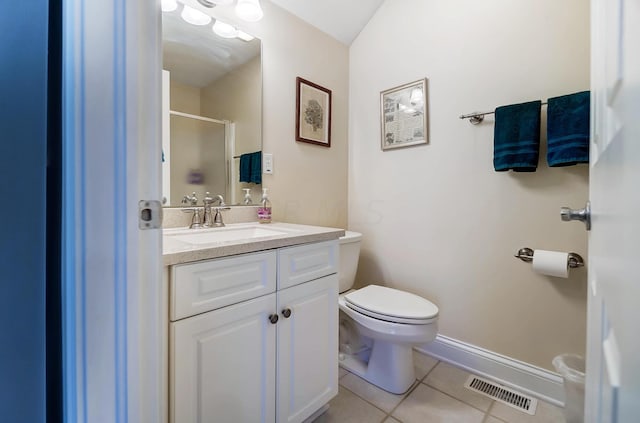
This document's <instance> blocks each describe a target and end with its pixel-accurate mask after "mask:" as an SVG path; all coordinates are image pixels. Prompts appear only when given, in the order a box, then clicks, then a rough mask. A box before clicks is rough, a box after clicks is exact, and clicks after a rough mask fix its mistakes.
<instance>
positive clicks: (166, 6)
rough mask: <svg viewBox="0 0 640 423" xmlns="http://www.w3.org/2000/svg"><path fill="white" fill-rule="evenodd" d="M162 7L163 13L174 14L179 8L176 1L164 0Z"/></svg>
mask: <svg viewBox="0 0 640 423" xmlns="http://www.w3.org/2000/svg"><path fill="white" fill-rule="evenodd" d="M160 7H161V8H162V11H163V12H173V11H174V10H176V9H177V8H178V2H177V1H176V0H162V4H161V6H160Z"/></svg>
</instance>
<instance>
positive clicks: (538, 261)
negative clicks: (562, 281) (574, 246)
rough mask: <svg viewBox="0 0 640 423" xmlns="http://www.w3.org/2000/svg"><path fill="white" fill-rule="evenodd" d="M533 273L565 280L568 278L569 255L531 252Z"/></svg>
mask: <svg viewBox="0 0 640 423" xmlns="http://www.w3.org/2000/svg"><path fill="white" fill-rule="evenodd" d="M533 271H534V272H536V273H540V274H541V275H549V276H555V277H557V278H567V277H569V253H563V252H561V251H547V250H535V251H534V252H533Z"/></svg>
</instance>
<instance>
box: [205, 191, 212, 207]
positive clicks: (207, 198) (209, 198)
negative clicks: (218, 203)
mask: <svg viewBox="0 0 640 423" xmlns="http://www.w3.org/2000/svg"><path fill="white" fill-rule="evenodd" d="M213 201H214V198H213V197H212V196H211V194H210V193H209V191H207V192H205V193H204V198H203V199H202V203H203V204H204V205H205V206H206V205H208V204H213Z"/></svg>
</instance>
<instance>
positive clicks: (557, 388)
mask: <svg viewBox="0 0 640 423" xmlns="http://www.w3.org/2000/svg"><path fill="white" fill-rule="evenodd" d="M416 350H417V351H419V352H422V353H425V354H427V355H430V356H432V357H434V358H437V359H438V360H441V361H445V362H447V363H450V364H453V365H455V366H457V367H460V368H463V369H465V370H467V371H469V372H471V373H474V374H476V375H478V376H483V377H486V378H488V379H491V380H493V381H495V382H497V383H500V384H503V385H505V386H509V387H511V388H514V389H517V390H519V391H521V392H523V393H525V394H529V395H532V396H534V397H537V398H540V399H541V400H543V401H547V402H549V403H551V404H554V405H557V406H560V407H562V406H563V405H564V389H563V387H562V377H561V376H560V375H559V374H557V373H554V372H550V371H548V370H545V369H542V368H540V367H537V366H533V365H531V364H528V363H525V362H522V361H518V360H516V359H513V358H510V357H506V356H504V355H500V354H497V353H494V352H492V351H488V350H485V349H483V348H480V347H476V346H475V345H471V344H467V343H465V342H462V341H458V340H456V339H452V338H448V337H446V336H442V335H438V336H437V337H436V340H435V341H433V342H430V343H428V344H425V345H421V346H420V347H416Z"/></svg>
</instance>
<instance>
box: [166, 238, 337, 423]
mask: <svg viewBox="0 0 640 423" xmlns="http://www.w3.org/2000/svg"><path fill="white" fill-rule="evenodd" d="M337 260H338V243H337V240H335V241H325V242H318V243H313V244H303V245H300V246H293V247H285V248H281V249H273V250H267V251H262V252H258V253H252V254H244V255H239V256H231V257H223V258H218V259H212V260H204V261H200V262H194V263H186V264H180V265H176V266H172V267H170V268H169V275H170V283H169V286H170V298H169V314H170V320H171V321H170V323H169V326H170V328H169V340H170V342H169V397H170V401H169V416H170V418H169V420H170V422H172V423H189V422H202V423H208V422H216V423H217V422H220V423H225V422H269V423H273V422H290V423H294V422H302V421H303V420H305V419H306V418H307V417H309V416H310V415H312V414H313V413H314V412H316V411H317V410H318V409H320V408H321V407H322V406H324V404H326V403H327V402H328V401H329V400H330V399H331V398H332V397H333V396H335V395H336V394H337V392H338V376H337V372H338V363H337V352H338V346H337V343H338V322H337V319H338V277H337V274H336V272H337V265H338V263H337ZM285 269H286V270H285ZM291 273H294V274H295V276H296V278H295V280H294V281H293V282H292V280H291V279H290V278H287V279H286V280H285V279H283V278H282V276H283V275H290V274H291ZM300 274H306V275H307V276H302V277H301V276H300ZM285 286H286V288H284V287H285Z"/></svg>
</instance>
